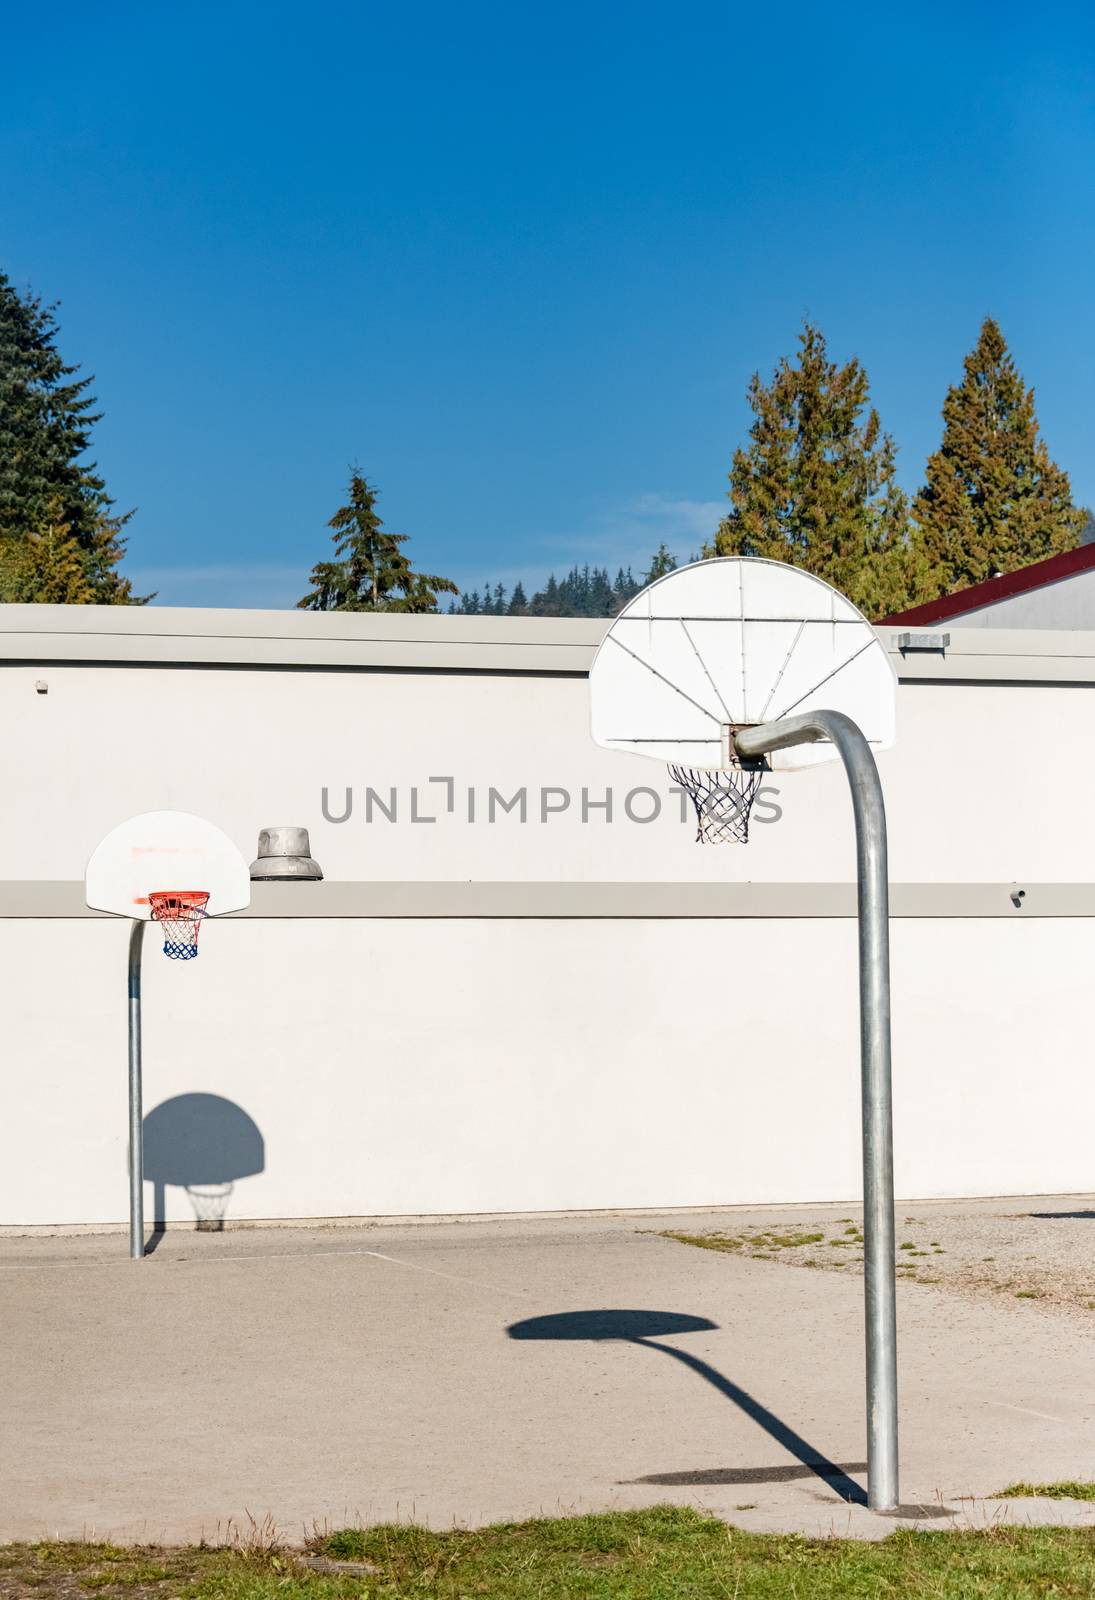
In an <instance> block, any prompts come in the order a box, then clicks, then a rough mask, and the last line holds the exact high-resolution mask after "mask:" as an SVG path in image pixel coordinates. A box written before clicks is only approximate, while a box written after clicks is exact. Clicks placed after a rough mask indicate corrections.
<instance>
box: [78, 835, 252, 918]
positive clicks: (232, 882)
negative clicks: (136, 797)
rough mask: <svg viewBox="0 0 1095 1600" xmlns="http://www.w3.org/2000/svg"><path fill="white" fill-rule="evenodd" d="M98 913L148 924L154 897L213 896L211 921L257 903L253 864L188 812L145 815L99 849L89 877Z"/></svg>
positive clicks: (208, 910)
mask: <svg viewBox="0 0 1095 1600" xmlns="http://www.w3.org/2000/svg"><path fill="white" fill-rule="evenodd" d="M84 884H85V899H86V900H87V903H88V905H89V906H91V907H92V909H93V910H95V911H112V912H113V913H114V914H115V916H119V917H132V918H135V919H137V920H139V921H143V922H147V921H150V920H151V918H152V912H153V907H152V904H151V902H150V896H152V895H154V894H160V895H162V894H164V893H169V894H172V895H179V894H183V895H186V894H201V893H206V894H208V896H209V899H208V901H207V902H206V905H205V912H204V914H205V915H206V916H210V917H217V916H223V915H224V913H225V912H228V911H242V910H243V909H244V907H245V906H248V905H250V903H251V880H250V877H249V875H248V871H247V863H246V861H245V860H244V859H243V856H242V855H241V854H240V852H239V851H238V850H237V849H236V847H235V845H234V844H233V843H232V841H231V839H230V838H229V837H228V835H227V834H226V833H222V832H221V830H220V828H217V827H214V825H213V823H211V822H206V821H205V819H204V817H195V816H193V815H192V814H191V813H190V812H188V811H144V812H142V813H141V814H140V815H139V816H136V817H130V818H129V820H128V821H127V822H120V823H119V824H118V826H117V827H116V828H113V829H112V830H111V831H110V833H108V834H107V835H106V837H105V839H103V840H102V842H101V843H100V844H99V845H98V846H97V848H96V850H95V852H94V854H93V855H92V857H91V860H90V861H89V862H88V864H87V872H86V873H85V877H84Z"/></svg>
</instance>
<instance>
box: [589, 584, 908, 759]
mask: <svg viewBox="0 0 1095 1600" xmlns="http://www.w3.org/2000/svg"><path fill="white" fill-rule="evenodd" d="M590 697H591V715H592V733H593V738H594V739H595V740H596V742H597V743H598V744H601V745H606V746H608V747H609V748H610V749H614V750H627V751H630V752H632V753H634V754H636V755H644V756H652V757H654V758H655V759H656V760H660V761H664V762H666V763H667V765H672V766H674V767H688V768H698V769H705V770H713V769H719V768H726V767H729V766H732V765H734V764H735V762H734V761H733V758H732V756H731V754H730V751H731V750H732V733H733V731H734V730H740V729H741V728H742V727H749V726H753V725H755V724H757V723H761V722H776V721H778V720H779V719H780V718H781V717H789V716H794V715H796V714H800V713H803V712H807V711H818V710H827V711H843V712H844V713H845V714H846V715H847V716H849V717H851V719H852V720H853V722H855V723H857V724H858V726H859V728H860V730H861V732H862V733H863V735H864V737H865V738H866V739H867V741H868V743H869V744H871V745H872V746H873V747H874V748H875V749H885V748H887V747H888V746H889V745H891V744H893V742H894V738H895V733H896V715H897V676H896V674H895V672H894V670H893V666H892V665H891V663H890V659H889V656H888V655H887V653H886V649H885V646H884V645H883V643H882V641H881V639H880V638H879V637H878V635H877V634H876V633H875V631H874V629H873V628H872V627H871V625H870V623H869V622H868V621H867V619H866V617H864V616H863V614H862V612H860V611H857V610H856V608H855V606H854V605H852V603H851V601H850V600H846V599H845V598H844V596H843V595H842V594H840V593H839V592H838V591H837V590H836V589H833V588H831V587H830V585H829V584H827V583H825V582H823V581H822V579H821V578H816V577H814V575H813V574H812V573H810V572H805V571H803V570H802V568H801V567H793V566H789V565H787V564H786V563H784V562H781V561H762V560H759V559H754V558H751V557H744V556H723V557H715V558H714V559H712V560H709V561H697V562H693V563H692V565H690V566H687V567H680V568H677V569H676V570H675V571H673V572H670V573H667V574H666V576H665V577H664V578H658V579H657V580H656V581H655V582H654V583H652V584H649V585H648V586H647V588H645V589H643V590H642V591H641V593H639V594H637V595H636V596H635V598H634V599H633V600H631V601H630V602H629V603H628V604H627V605H626V606H625V607H624V609H623V611H621V612H620V615H619V616H618V617H617V618H616V620H615V621H614V622H613V624H612V626H611V628H609V630H608V633H607V634H606V635H605V637H604V639H603V640H602V642H601V645H600V648H599V649H598V651H597V654H596V656H595V657H594V660H593V665H592V667H591V669H590ZM836 756H837V752H836V750H835V749H834V748H833V746H832V745H831V744H828V743H819V744H802V745H795V746H793V747H791V748H790V749H787V750H781V751H777V752H775V753H773V754H772V756H771V757H770V758H769V764H770V765H771V766H772V767H773V768H779V769H791V768H797V767H810V766H816V765H817V764H818V763H819V762H823V761H831V760H833V759H835V758H836Z"/></svg>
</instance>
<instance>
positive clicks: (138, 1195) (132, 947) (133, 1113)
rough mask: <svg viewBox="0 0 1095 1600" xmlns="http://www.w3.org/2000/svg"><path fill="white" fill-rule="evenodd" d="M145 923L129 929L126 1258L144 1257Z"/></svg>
mask: <svg viewBox="0 0 1095 1600" xmlns="http://www.w3.org/2000/svg"><path fill="white" fill-rule="evenodd" d="M143 937H144V923H143V922H139V921H134V922H133V923H132V924H131V926H130V929H129V1254H130V1257H131V1258H132V1259H133V1260H134V1261H140V1259H141V1257H142V1256H143V1255H144V1121H143V1118H142V1114H141V940H142V939H143Z"/></svg>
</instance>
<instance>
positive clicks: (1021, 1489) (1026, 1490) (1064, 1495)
mask: <svg viewBox="0 0 1095 1600" xmlns="http://www.w3.org/2000/svg"><path fill="white" fill-rule="evenodd" d="M998 1498H999V1499H1001V1500H1033V1499H1035V1498H1038V1499H1041V1500H1095V1483H1069V1482H1065V1483H1013V1484H1011V1485H1010V1486H1009V1487H1008V1488H1007V1489H1001V1490H1000V1494H999V1496H998Z"/></svg>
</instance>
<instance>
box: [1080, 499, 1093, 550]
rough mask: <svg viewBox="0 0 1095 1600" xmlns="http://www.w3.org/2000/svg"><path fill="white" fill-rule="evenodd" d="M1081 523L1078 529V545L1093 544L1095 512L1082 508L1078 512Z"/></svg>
mask: <svg viewBox="0 0 1095 1600" xmlns="http://www.w3.org/2000/svg"><path fill="white" fill-rule="evenodd" d="M1080 516H1081V517H1082V518H1083V522H1082V524H1081V527H1080V543H1081V544H1095V511H1089V510H1088V508H1087V507H1086V506H1084V507H1083V508H1082V509H1081V511H1080Z"/></svg>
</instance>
